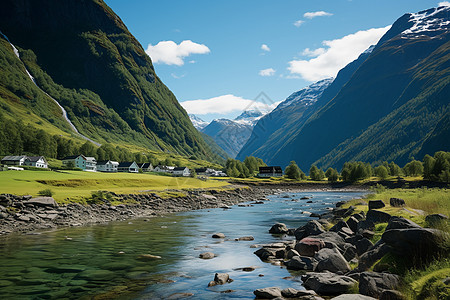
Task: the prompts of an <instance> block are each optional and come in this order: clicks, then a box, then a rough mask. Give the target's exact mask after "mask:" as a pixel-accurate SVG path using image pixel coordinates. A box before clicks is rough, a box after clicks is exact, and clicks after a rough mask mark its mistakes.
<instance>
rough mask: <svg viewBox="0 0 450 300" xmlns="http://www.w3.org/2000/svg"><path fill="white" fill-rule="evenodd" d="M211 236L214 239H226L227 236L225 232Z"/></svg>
mask: <svg viewBox="0 0 450 300" xmlns="http://www.w3.org/2000/svg"><path fill="white" fill-rule="evenodd" d="M211 237H212V238H213V239H224V238H225V234H223V233H221V232H218V233H214V234H213V235H212V236H211Z"/></svg>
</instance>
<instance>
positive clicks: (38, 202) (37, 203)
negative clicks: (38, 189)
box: [22, 197, 58, 207]
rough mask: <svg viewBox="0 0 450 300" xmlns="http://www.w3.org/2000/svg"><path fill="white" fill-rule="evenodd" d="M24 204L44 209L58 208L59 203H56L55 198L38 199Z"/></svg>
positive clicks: (32, 199)
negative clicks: (48, 207)
mask: <svg viewBox="0 0 450 300" xmlns="http://www.w3.org/2000/svg"><path fill="white" fill-rule="evenodd" d="M22 204H24V205H35V206H42V207H47V206H50V207H58V203H56V201H55V199H53V197H36V198H31V199H30V200H27V201H23V202H22Z"/></svg>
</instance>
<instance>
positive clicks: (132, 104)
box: [0, 0, 214, 159]
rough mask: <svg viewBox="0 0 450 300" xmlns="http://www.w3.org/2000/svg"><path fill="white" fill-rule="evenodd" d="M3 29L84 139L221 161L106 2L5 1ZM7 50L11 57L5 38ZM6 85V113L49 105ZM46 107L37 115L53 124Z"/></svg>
mask: <svg viewBox="0 0 450 300" xmlns="http://www.w3.org/2000/svg"><path fill="white" fill-rule="evenodd" d="M0 30H1V31H2V33H3V34H5V35H6V36H7V37H8V38H9V40H10V41H11V43H12V44H14V45H15V46H16V47H17V48H18V49H19V52H20V56H21V59H22V62H23V63H24V64H25V66H26V68H27V69H28V70H29V71H30V72H31V74H32V75H33V77H34V78H35V80H36V83H37V84H38V85H39V86H40V87H41V88H42V89H43V90H44V91H45V92H47V93H48V94H49V95H50V96H51V97H53V98H55V99H56V100H58V102H59V103H60V104H61V105H62V106H63V107H64V108H65V109H66V110H67V114H68V116H69V118H70V119H71V121H72V122H73V123H74V125H75V126H76V127H77V129H78V130H79V131H80V132H81V133H82V134H84V135H86V136H88V137H90V138H92V139H94V140H96V141H98V142H100V143H103V142H111V143H127V144H135V145H139V146H145V147H147V148H150V149H153V150H161V151H169V152H176V153H179V154H183V155H191V154H195V155H196V156H197V157H199V158H206V159H214V155H213V154H212V152H211V150H210V148H209V147H208V146H207V144H206V143H205V142H204V141H203V138H202V137H201V135H200V134H199V133H198V132H197V130H195V128H194V127H193V126H192V123H191V122H190V120H189V118H188V116H187V113H186V112H185V111H184V109H183V108H182V107H181V106H180V104H179V103H178V101H177V99H176V98H175V96H174V95H173V94H172V92H171V91H170V90H169V89H168V88H167V87H166V86H165V85H164V83H163V82H161V80H160V79H159V78H158V76H157V75H156V73H155V71H154V68H153V65H152V62H151V59H150V58H149V57H148V56H147V55H146V53H145V52H144V49H143V48H142V46H141V45H140V44H139V42H138V41H137V40H136V39H135V38H134V37H133V36H132V35H131V33H130V32H129V31H128V29H127V28H126V26H125V25H124V24H123V22H122V21H121V20H120V18H119V17H118V16H117V15H116V14H115V13H114V12H113V11H112V10H111V9H110V8H109V7H108V6H107V5H106V4H105V3H104V2H103V1H100V0H67V1H57V0H52V1H43V2H40V1H32V0H23V1H14V0H5V1H2V2H1V3H0ZM0 39H1V38H0ZM1 46H2V47H3V51H4V52H8V51H12V49H11V48H10V47H9V45H7V43H6V41H5V40H4V39H3V41H2V43H1ZM11 63H12V62H11V61H9V60H3V62H2V64H5V65H3V66H2V70H9V69H11V66H10V65H11ZM19 68H20V66H19ZM16 70H17V69H16ZM23 71H24V70H23V68H22V70H21V72H23ZM24 78H25V79H27V78H26V77H24ZM24 78H20V79H18V80H24ZM28 80H29V79H28ZM0 84H1V86H2V87H3V88H2V89H0V97H1V98H2V103H3V104H4V105H6V106H8V105H11V100H8V99H12V98H17V99H19V100H18V101H16V104H17V102H22V104H23V105H24V106H25V107H27V109H30V107H31V106H30V105H29V104H28V103H27V102H30V99H28V98H30V97H31V98H33V101H40V100H39V98H45V97H44V96H42V95H40V96H34V95H30V94H27V95H23V93H22V94H20V93H19V94H16V90H15V89H14V88H13V85H14V84H16V85H20V84H17V83H13V82H9V83H8V82H7V83H5V82H3V81H2V82H1V83H0ZM26 84H29V83H26ZM11 94H13V96H12V95H11ZM35 94H39V93H38V92H36V93H35ZM47 100H48V99H47ZM47 100H45V101H47ZM42 101H44V100H42ZM39 106H40V105H39V103H38V104H37V105H36V108H35V109H34V110H33V109H31V110H32V111H31V112H32V113H33V114H34V113H36V114H39V115H40V116H42V117H43V118H44V119H45V120H49V119H50V118H54V117H51V116H48V112H47V113H45V112H42V111H39V108H38V107H39ZM46 114H47V115H46ZM54 119H58V118H54ZM57 123H61V124H62V122H60V121H57V122H56V123H55V122H53V124H57ZM64 126H65V125H61V126H58V127H60V128H62V127H64ZM63 130H67V128H65V129H64V128H63Z"/></svg>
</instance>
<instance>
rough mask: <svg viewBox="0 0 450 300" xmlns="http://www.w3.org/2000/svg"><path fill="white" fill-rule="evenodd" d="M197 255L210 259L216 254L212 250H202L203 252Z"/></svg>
mask: <svg viewBox="0 0 450 300" xmlns="http://www.w3.org/2000/svg"><path fill="white" fill-rule="evenodd" d="M198 257H200V258H203V259H211V258H214V257H216V256H215V254H214V253H212V252H203V253H200V255H199V256H198Z"/></svg>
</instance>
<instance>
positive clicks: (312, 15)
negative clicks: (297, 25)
mask: <svg viewBox="0 0 450 300" xmlns="http://www.w3.org/2000/svg"><path fill="white" fill-rule="evenodd" d="M332 15H333V14H331V13H328V12H326V11H323V10H321V11H314V12H307V13H304V14H303V17H305V18H307V19H312V18H315V17H325V16H332Z"/></svg>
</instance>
